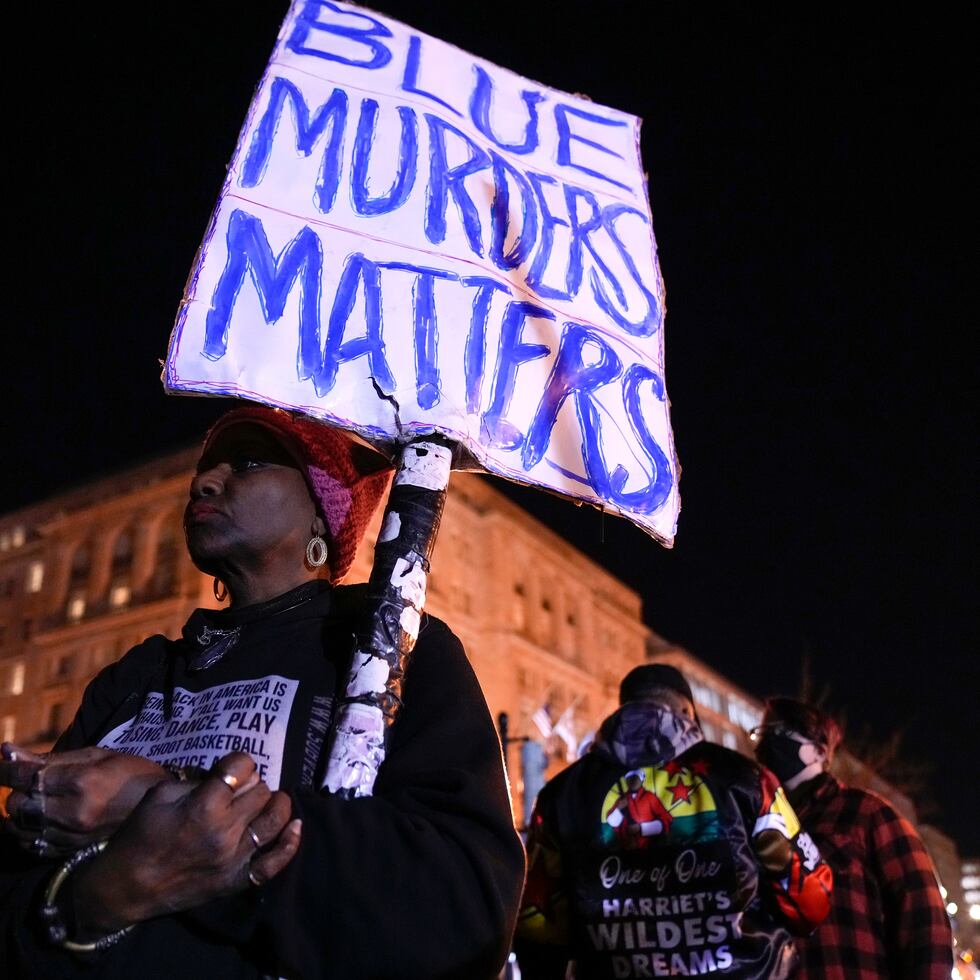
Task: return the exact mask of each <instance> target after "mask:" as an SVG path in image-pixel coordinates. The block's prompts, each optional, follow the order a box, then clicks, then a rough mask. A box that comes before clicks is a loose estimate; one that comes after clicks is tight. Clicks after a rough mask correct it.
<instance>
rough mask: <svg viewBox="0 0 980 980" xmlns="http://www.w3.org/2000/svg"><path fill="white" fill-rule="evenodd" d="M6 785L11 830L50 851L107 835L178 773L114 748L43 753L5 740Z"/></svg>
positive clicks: (1, 772)
mask: <svg viewBox="0 0 980 980" xmlns="http://www.w3.org/2000/svg"><path fill="white" fill-rule="evenodd" d="M2 755H3V758H2V761H0V785H3V786H10V787H11V788H12V789H13V792H12V793H11V794H10V796H9V797H8V798H7V802H6V809H7V813H8V815H9V817H10V819H9V820H8V821H7V825H6V830H7V832H8V833H9V834H11V835H12V836H13V837H15V838H16V839H17V841H18V843H19V844H20V845H21V846H22V847H24V848H30V849H33V850H35V851H36V852H37V853H39V854H43V855H44V856H51V857H55V856H60V855H65V854H70V853H73V852H75V851H77V850H78V849H79V848H81V847H84V846H85V845H86V844H90V843H92V842H93V841H99V840H105V839H106V838H107V837H109V836H111V835H112V834H113V833H114V832H115V830H116V828H117V827H119V825H120V824H121V823H122V822H123V821H124V820H125V819H126V818H127V817H128V816H129V815H130V813H132V811H133V809H134V808H135V807H136V805H137V804H138V803H139V802H140V800H142V799H143V797H144V795H145V794H146V793H147V791H148V790H150V789H152V788H153V787H154V786H156V785H157V784H158V783H161V782H164V781H168V780H171V779H172V778H173V777H171V776H170V774H169V773H167V771H166V770H165V769H163V768H161V767H160V766H158V765H157V764H156V763H155V762H150V760H149V759H143V758H141V757H140V756H135V755H127V754H125V753H123V752H113V751H111V750H109V749H100V748H85V749H77V750H75V751H71V752H56V753H52V754H51V755H48V756H38V755H35V754H33V753H31V752H28V751H27V750H26V749H22V748H20V747H19V746H16V745H11V744H10V743H5V744H4V746H3V753H2Z"/></svg>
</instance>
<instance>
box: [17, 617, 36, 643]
mask: <svg viewBox="0 0 980 980" xmlns="http://www.w3.org/2000/svg"><path fill="white" fill-rule="evenodd" d="M20 633H21V636H22V637H23V638H24V639H25V640H29V639H30V638H31V637H32V636H33V635H34V620H33V619H25V620H24V622H23V623H21V626H20Z"/></svg>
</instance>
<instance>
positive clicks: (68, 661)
mask: <svg viewBox="0 0 980 980" xmlns="http://www.w3.org/2000/svg"><path fill="white" fill-rule="evenodd" d="M71 665H72V658H71V657H70V656H65V657H59V658H58V661H57V663H56V664H55V669H54V676H55V679H56V680H63V679H64V678H66V677H71Z"/></svg>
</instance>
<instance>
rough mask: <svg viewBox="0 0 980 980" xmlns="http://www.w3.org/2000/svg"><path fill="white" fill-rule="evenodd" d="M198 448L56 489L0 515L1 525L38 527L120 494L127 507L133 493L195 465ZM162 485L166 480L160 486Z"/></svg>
mask: <svg viewBox="0 0 980 980" xmlns="http://www.w3.org/2000/svg"><path fill="white" fill-rule="evenodd" d="M199 452H200V450H199V447H197V446H191V447H187V448H185V449H179V450H177V451H176V452H171V453H167V454H165V455H161V456H157V457H155V458H153V459H150V460H147V461H145V462H141V463H137V464H135V465H133V466H129V467H125V468H123V469H119V470H116V471H115V472H112V473H109V474H107V475H105V476H101V477H96V478H95V479H93V480H90V481H87V482H85V483H83V484H79V485H77V486H74V487H70V488H66V489H62V490H58V491H57V492H56V493H54V494H52V495H51V496H50V497H46V498H44V499H43V500H40V501H38V502H36V503H33V504H28V505H27V506H26V507H21V508H18V509H17V510H13V511H9V512H8V513H6V514H2V515H0V528H4V529H6V528H8V527H16V526H17V525H19V524H22V525H24V526H26V527H28V528H37V527H39V526H44V525H46V524H49V523H51V522H53V521H57V520H59V519H60V518H61V517H63V516H68V515H72V514H76V515H77V514H78V513H79V512H82V511H85V510H88V509H90V508H94V507H102V508H107V507H112V506H113V505H114V504H115V503H116V502H117V501H120V498H125V503H123V502H121V501H120V502H119V504H118V506H119V507H129V506H131V503H130V500H131V495H132V494H134V493H139V492H140V491H148V490H151V489H152V488H153V487H154V486H156V485H157V484H162V483H163V482H164V481H167V480H170V479H172V478H177V477H179V476H185V477H186V476H187V475H189V474H190V473H191V472H192V471H193V469H194V464H195V463H196V461H197V456H198V453H199ZM163 489H165V484H164V486H163V487H161V490H163Z"/></svg>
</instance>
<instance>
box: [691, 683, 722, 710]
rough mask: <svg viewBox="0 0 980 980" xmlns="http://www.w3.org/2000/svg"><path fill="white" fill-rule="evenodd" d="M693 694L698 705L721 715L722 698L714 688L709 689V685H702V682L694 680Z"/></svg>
mask: <svg viewBox="0 0 980 980" xmlns="http://www.w3.org/2000/svg"><path fill="white" fill-rule="evenodd" d="M691 692H692V693H693V694H694V700H695V701H697V703H698V704H701V705H704V707H706V708H710V709H711V710H712V711H715V712H717V713H718V714H721V697H720V695H719V694H718V692H717V691H716V690H715V689H714V688H712V687H708V685H707V684H702V683H701V682H700V681H696V680H692V681H691Z"/></svg>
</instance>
